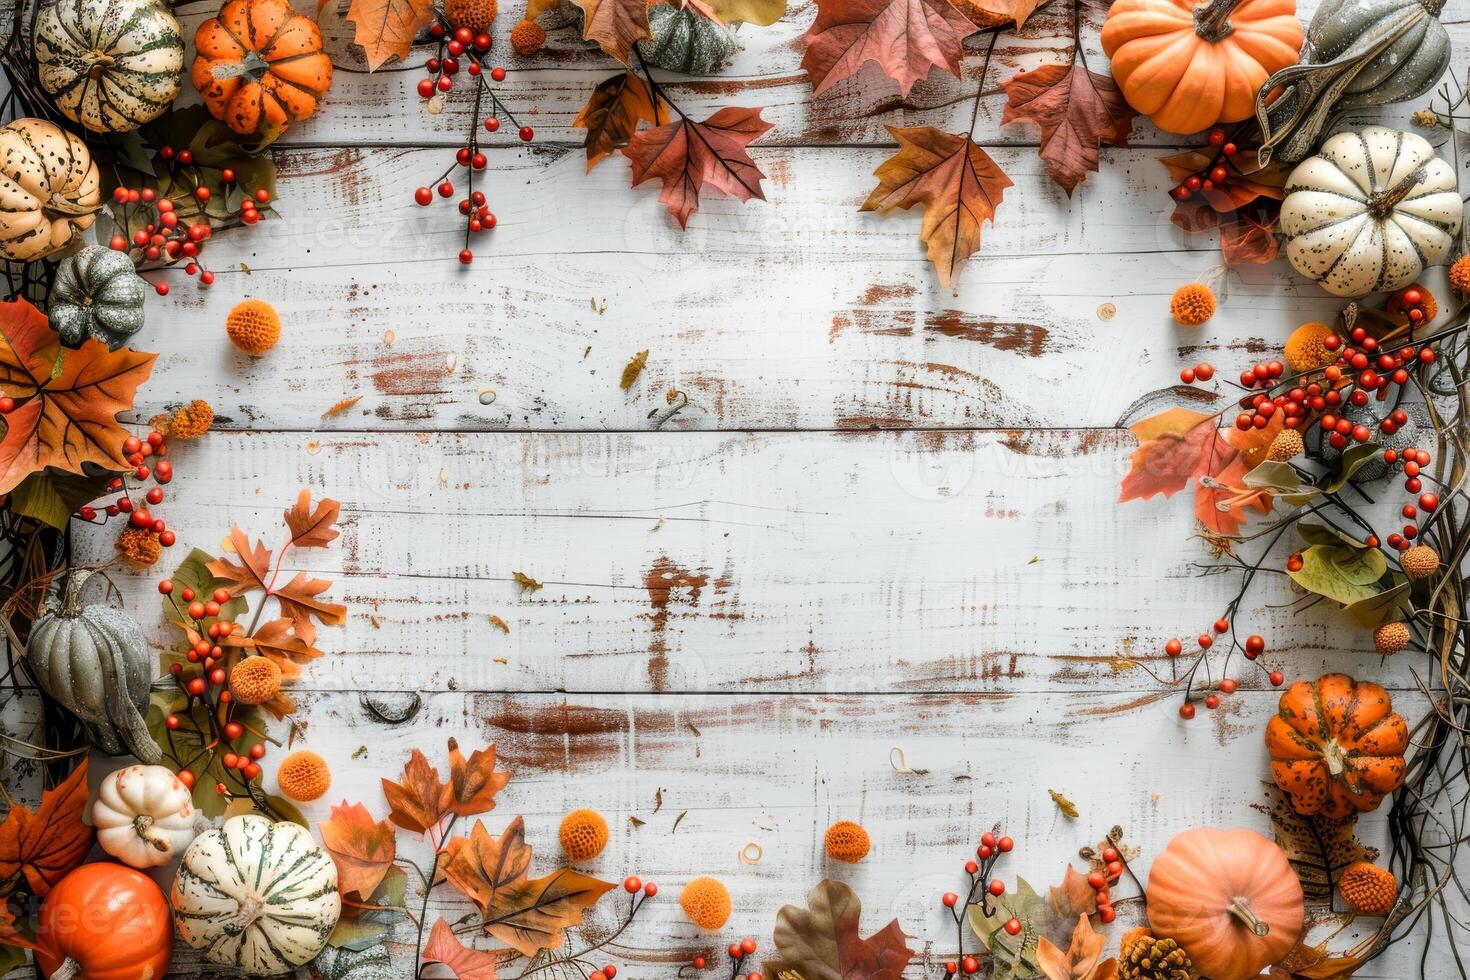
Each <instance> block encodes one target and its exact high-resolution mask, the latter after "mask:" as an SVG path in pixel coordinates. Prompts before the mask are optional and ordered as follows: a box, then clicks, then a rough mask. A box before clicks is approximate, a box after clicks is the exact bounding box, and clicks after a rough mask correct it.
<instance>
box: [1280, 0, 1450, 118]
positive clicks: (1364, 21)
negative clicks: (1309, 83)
mask: <svg viewBox="0 0 1470 980" xmlns="http://www.w3.org/2000/svg"><path fill="white" fill-rule="evenodd" d="M1443 5H1444V4H1443V0H1427V2H1426V0H1325V2H1324V3H1323V4H1322V5H1321V6H1319V7H1318V8H1317V11H1316V13H1314V14H1313V15H1312V22H1311V24H1309V25H1308V27H1307V41H1306V44H1305V45H1304V46H1303V48H1302V61H1303V62H1305V63H1307V64H1326V63H1327V62H1330V61H1333V60H1334V59H1336V58H1338V57H1340V56H1341V55H1343V54H1344V53H1345V52H1346V51H1347V50H1348V48H1349V47H1350V46H1351V45H1352V43H1353V42H1354V41H1356V40H1357V39H1358V38H1360V37H1363V36H1364V35H1365V34H1368V33H1370V32H1371V31H1373V30H1374V29H1375V28H1376V27H1377V26H1378V25H1379V24H1381V23H1384V22H1387V21H1393V20H1398V19H1401V18H1404V17H1407V16H1408V15H1410V14H1411V13H1413V12H1414V11H1416V10H1418V9H1420V8H1423V9H1424V10H1425V11H1427V12H1428V13H1429V14H1430V16H1428V17H1424V18H1422V19H1420V20H1419V21H1418V22H1417V23H1415V24H1414V25H1413V26H1412V27H1410V28H1409V30H1408V31H1407V32H1405V33H1404V35H1403V36H1402V37H1400V38H1398V39H1397V40H1395V41H1394V42H1393V44H1391V45H1389V47H1388V48H1387V50H1385V51H1383V52H1382V53H1380V54H1379V55H1377V56H1376V57H1374V58H1373V59H1372V60H1371V61H1370V62H1368V64H1367V65H1365V66H1364V67H1363V68H1362V69H1361V70H1360V71H1359V72H1358V74H1357V75H1356V76H1355V77H1354V78H1353V80H1352V81H1351V82H1349V83H1348V85H1347V88H1346V89H1345V90H1344V92H1345V94H1344V95H1343V97H1342V98H1340V99H1339V100H1338V101H1337V108H1338V109H1339V110H1342V109H1357V108H1364V107H1371V106H1382V105H1388V104H1390V103H1393V102H1403V101H1405V100H1406V99H1412V98H1414V97H1415V96H1418V95H1422V94H1424V93H1425V92H1427V91H1429V89H1430V87H1431V86H1433V85H1434V83H1435V82H1437V81H1439V79H1440V76H1441V75H1443V74H1444V70H1445V69H1446V68H1448V67H1449V63H1450V35H1449V32H1448V31H1447V30H1445V27H1444V25H1443V24H1441V23H1440V22H1439V11H1440V8H1441V7H1443Z"/></svg>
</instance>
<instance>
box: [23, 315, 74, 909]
mask: <svg viewBox="0 0 1470 980" xmlns="http://www.w3.org/2000/svg"><path fill="white" fill-rule="evenodd" d="M19 302H25V301H24V300H20V301H19ZM86 810H87V760H86V758H85V757H83V759H82V762H81V764H80V765H78V766H77V767H76V768H75V769H74V770H72V773H71V775H70V776H68V777H66V779H65V780H63V781H62V782H61V784H60V785H59V786H56V787H54V788H53V789H48V790H46V791H45V792H43V793H42V794H41V803H40V805H39V806H37V807H36V809H35V810H34V811H33V810H31V809H29V808H28V807H24V806H21V805H20V804H19V803H13V804H12V805H11V807H10V812H9V813H7V814H6V815H5V820H4V821H3V822H0V883H3V884H4V889H3V890H4V891H6V893H9V892H13V891H15V890H16V888H17V887H21V879H22V878H24V880H25V884H24V886H23V887H25V888H26V890H28V891H30V893H31V894H32V895H35V896H36V897H38V898H45V897H46V894H47V893H48V892H50V891H51V888H52V886H54V885H55V884H56V883H57V882H58V881H60V880H61V879H62V878H63V877H65V875H66V873H67V872H68V871H71V870H72V869H73V868H75V867H76V866H77V865H79V864H81V863H82V861H83V860H85V859H86V857H87V852H88V851H90V850H91V849H92V828H91V827H89V826H87V825H86V824H85V823H83V822H82V816H83V814H84V813H85V812H86ZM0 904H3V903H0Z"/></svg>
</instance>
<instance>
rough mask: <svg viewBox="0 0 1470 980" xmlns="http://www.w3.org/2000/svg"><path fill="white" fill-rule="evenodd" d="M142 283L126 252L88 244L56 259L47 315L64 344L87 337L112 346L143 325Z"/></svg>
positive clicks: (74, 344) (72, 344)
mask: <svg viewBox="0 0 1470 980" xmlns="http://www.w3.org/2000/svg"><path fill="white" fill-rule="evenodd" d="M147 285H148V284H147V283H146V282H144V281H143V277H142V276H140V275H138V273H137V272H136V271H134V269H133V260H132V259H130V258H128V257H127V254H126V253H124V252H115V251H113V250H112V249H110V248H101V247H99V246H96V245H91V246H88V247H87V248H84V249H82V250H81V251H80V252H78V253H76V254H75V255H69V256H67V257H66V258H64V259H62V260H61V262H60V264H58V265H57V267H56V280H55V281H54V282H53V283H52V284H51V306H50V309H49V310H48V311H47V314H46V315H47V317H48V318H49V319H50V320H51V327H52V329H53V330H55V331H56V332H57V333H59V334H61V342H62V343H63V344H65V345H66V346H68V347H80V346H81V345H82V343H83V342H84V341H86V340H87V339H88V338H91V339H93V340H100V341H102V343H104V344H106V345H107V346H108V348H109V349H110V350H117V349H118V348H119V347H121V346H122V345H123V344H125V343H127V342H128V338H129V337H131V336H132V335H133V334H135V333H137V332H138V331H139V330H141V329H142V328H143V297H144V296H145V295H146V291H147Z"/></svg>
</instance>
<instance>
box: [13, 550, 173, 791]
mask: <svg viewBox="0 0 1470 980" xmlns="http://www.w3.org/2000/svg"><path fill="white" fill-rule="evenodd" d="M86 577H87V573H86V572H84V571H74V572H72V573H71V575H70V576H69V577H68V578H67V582H66V586H65V588H57V587H53V589H52V592H51V594H50V595H49V596H48V597H47V601H46V612H45V613H43V614H42V615H41V617H40V618H39V619H37V620H36V622H35V624H34V625H33V626H32V627H31V635H30V637H29V638H28V639H27V640H26V661H27V662H28V664H29V665H30V669H31V673H32V674H33V675H34V676H35V679H36V683H37V684H39V685H40V686H41V689H42V690H43V691H45V692H46V693H47V694H48V695H50V696H51V697H52V698H53V699H54V700H55V701H57V702H58V703H59V704H61V705H62V706H63V707H64V708H66V709H67V710H68V711H70V712H71V713H72V714H74V715H76V716H77V717H78V718H79V719H81V721H82V722H83V724H85V725H86V727H87V731H88V733H89V735H90V736H91V741H92V743H93V744H94V745H96V746H97V747H98V748H100V749H102V750H103V751H105V752H110V753H112V754H114V755H121V754H122V753H124V752H130V753H132V754H133V755H134V756H136V757H137V758H138V759H139V760H140V761H142V762H145V763H154V762H157V761H158V760H159V758H161V756H162V752H161V751H160V750H159V748H158V743H156V742H154V741H153V738H152V736H150V735H149V734H148V726H147V724H146V722H145V721H144V715H143V713H144V712H145V711H146V710H147V707H148V689H149V686H150V685H151V684H152V682H153V668H152V662H153V654H152V653H151V651H150V650H149V649H148V642H147V640H145V639H144V637H143V630H142V628H141V627H139V625H138V622H137V620H135V619H133V618H132V617H131V616H129V615H128V614H127V613H125V612H122V611H121V610H119V609H114V608H112V607H111V606H107V605H103V604H100V603H98V604H94V605H89V606H83V605H82V604H81V601H80V593H81V586H82V582H84V581H85V580H86Z"/></svg>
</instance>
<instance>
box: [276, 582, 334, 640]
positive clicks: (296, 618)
mask: <svg viewBox="0 0 1470 980" xmlns="http://www.w3.org/2000/svg"><path fill="white" fill-rule="evenodd" d="M331 587H332V583H331V582H328V581H327V580H326V579H324V578H312V577H311V576H309V575H307V574H306V573H305V572H297V573H296V575H295V576H294V577H293V578H292V579H291V581H289V582H287V583H286V584H285V585H283V586H281V587H280V588H278V589H276V590H275V593H274V595H275V597H276V598H277V599H279V600H280V601H281V611H282V612H284V613H285V614H286V615H287V616H289V617H290V618H291V623H292V626H293V627H294V628H295V630H296V635H297V636H298V637H300V638H301V640H303V641H304V642H305V643H306V644H308V645H310V644H312V643H315V642H316V624H315V623H313V622H312V619H313V618H315V619H316V620H317V622H320V623H321V624H322V625H323V626H341V625H342V624H343V623H344V622H346V621H347V607H346V606H344V605H342V604H340V603H336V602H323V601H321V600H320V599H318V598H317V596H319V595H321V594H322V593H323V592H325V591H326V590H327V589H330V588H331Z"/></svg>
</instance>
